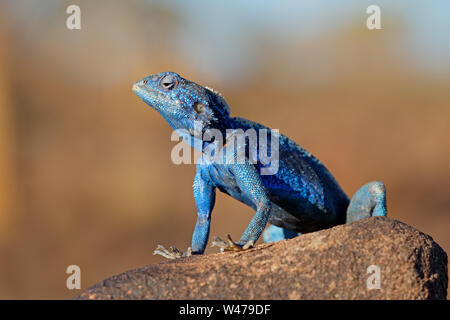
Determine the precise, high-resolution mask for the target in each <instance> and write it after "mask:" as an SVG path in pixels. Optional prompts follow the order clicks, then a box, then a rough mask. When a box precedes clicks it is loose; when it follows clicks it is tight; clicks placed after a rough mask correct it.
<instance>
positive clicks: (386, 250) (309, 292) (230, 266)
mask: <svg viewBox="0 0 450 320" xmlns="http://www.w3.org/2000/svg"><path fill="white" fill-rule="evenodd" d="M370 265H377V266H378V267H379V268H380V273H381V278H380V279H381V282H380V284H381V289H368V288H367V279H368V278H369V277H370V276H371V275H370V274H368V273H367V268H368V267H369V266H370ZM447 283H448V274H447V254H446V253H445V251H444V250H443V249H442V248H441V247H440V246H439V245H438V244H437V243H435V242H434V241H433V239H432V238H431V237H430V236H428V235H425V234H424V233H422V232H420V231H418V230H416V229H414V228H413V227H410V226H408V225H406V224H404V223H402V222H399V221H396V220H391V219H388V218H381V217H377V218H369V219H365V220H362V221H357V222H353V223H350V224H347V225H340V226H336V227H334V228H331V229H327V230H321V231H318V232H314V233H310V234H304V235H302V236H300V237H297V238H295V239H291V240H284V241H280V242H277V243H269V244H262V245H258V246H256V247H255V248H254V249H251V250H248V251H244V252H237V253H230V252H227V253H218V254H212V255H205V256H194V257H189V258H183V259H179V260H175V261H165V262H162V263H158V264H151V265H148V266H145V267H142V268H139V269H135V270H131V271H127V272H124V273H122V274H119V275H116V276H113V277H111V278H108V279H106V280H104V281H102V282H100V283H99V284H97V285H95V286H93V287H91V288H89V289H87V290H85V291H84V292H83V293H82V294H80V295H79V296H78V297H77V299H446V296H447Z"/></svg>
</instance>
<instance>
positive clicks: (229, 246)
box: [211, 234, 255, 252]
mask: <svg viewBox="0 0 450 320" xmlns="http://www.w3.org/2000/svg"><path fill="white" fill-rule="evenodd" d="M254 244H255V242H254V241H253V240H251V241H248V242H247V243H246V244H244V245H240V244H238V243H236V242H234V241H233V239H231V236H230V235H229V234H227V241H223V240H222V239H220V238H219V237H216V239H215V240H214V241H213V242H212V243H211V247H214V246H216V247H219V248H220V251H221V252H224V251H243V250H247V249H249V248H252V247H253V245H254Z"/></svg>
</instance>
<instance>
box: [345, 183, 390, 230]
mask: <svg viewBox="0 0 450 320" xmlns="http://www.w3.org/2000/svg"><path fill="white" fill-rule="evenodd" d="M386 214H387V211H386V187H385V186H384V183H383V182H381V181H373V182H369V183H368V184H366V185H364V186H362V187H361V188H360V189H359V190H358V191H357V192H356V193H355V195H354V196H353V198H352V199H351V200H350V204H349V206H348V208H347V219H346V223H348V222H352V221H357V220H361V219H364V218H368V217H373V216H383V217H384V216H386Z"/></svg>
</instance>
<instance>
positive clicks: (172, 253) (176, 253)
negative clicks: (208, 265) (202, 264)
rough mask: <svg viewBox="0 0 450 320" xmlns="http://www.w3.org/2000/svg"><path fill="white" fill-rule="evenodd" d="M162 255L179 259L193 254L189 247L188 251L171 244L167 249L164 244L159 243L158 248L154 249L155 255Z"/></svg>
mask: <svg viewBox="0 0 450 320" xmlns="http://www.w3.org/2000/svg"><path fill="white" fill-rule="evenodd" d="M157 254H159V255H161V256H163V257H164V258H167V259H178V258H183V257H189V256H192V249H191V247H189V248H188V249H187V250H186V252H181V251H180V250H178V249H177V248H175V247H172V246H170V247H169V249H166V248H165V247H164V246H162V245H160V244H158V245H157V246H156V249H155V250H154V251H153V255H157Z"/></svg>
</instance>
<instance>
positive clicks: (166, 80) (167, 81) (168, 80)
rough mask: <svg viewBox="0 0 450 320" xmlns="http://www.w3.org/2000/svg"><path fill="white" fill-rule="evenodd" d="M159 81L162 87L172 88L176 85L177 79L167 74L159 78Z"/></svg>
mask: <svg viewBox="0 0 450 320" xmlns="http://www.w3.org/2000/svg"><path fill="white" fill-rule="evenodd" d="M159 83H160V85H161V87H163V88H164V89H166V90H172V89H173V88H175V86H176V85H177V79H176V78H175V77H174V76H173V75H171V74H167V75H165V76H164V77H162V78H161V80H160V82H159Z"/></svg>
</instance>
